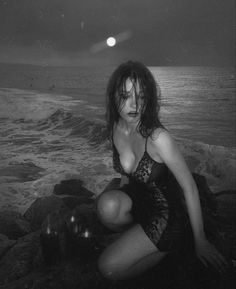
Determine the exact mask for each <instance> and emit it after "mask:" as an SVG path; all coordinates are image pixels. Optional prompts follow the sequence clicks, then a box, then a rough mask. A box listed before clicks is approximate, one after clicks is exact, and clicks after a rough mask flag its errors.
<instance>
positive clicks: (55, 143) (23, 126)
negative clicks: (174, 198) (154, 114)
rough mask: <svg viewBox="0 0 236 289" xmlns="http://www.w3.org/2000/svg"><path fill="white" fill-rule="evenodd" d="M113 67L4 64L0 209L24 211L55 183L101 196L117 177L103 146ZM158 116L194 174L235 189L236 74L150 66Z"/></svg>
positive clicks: (106, 146)
mask: <svg viewBox="0 0 236 289" xmlns="http://www.w3.org/2000/svg"><path fill="white" fill-rule="evenodd" d="M113 70H114V67H109V66H104V67H101V66H95V67H93V66H91V65H90V66H81V67H76V66H72V67H66V66H65V67H49V66H34V65H24V64H6V63H2V64H0V135H1V139H0V209H12V210H16V211H20V212H24V211H25V210H26V209H27V208H28V207H29V205H30V204H31V203H32V202H33V201H34V200H35V199H37V198H38V197H42V196H48V195H50V194H51V193H52V191H53V187H54V185H55V184H57V183H59V182H60V181H62V180H65V179H71V178H79V179H81V180H83V181H84V184H85V186H86V187H87V188H89V189H90V190H92V191H93V192H94V193H95V194H99V193H100V192H101V191H102V190H103V189H104V187H105V186H106V185H107V183H108V182H109V181H110V180H111V179H112V178H113V177H117V176H118V175H117V173H115V172H114V170H113V168H112V153H111V149H110V145H109V143H108V141H107V140H106V137H105V135H106V131H105V121H104V112H105V109H104V106H105V96H104V95H105V89H106V84H107V81H108V78H109V76H110V74H111V72H112V71H113ZM150 70H151V71H152V72H153V74H154V76H155V79H156V81H157V82H158V84H159V86H160V88H161V91H162V97H161V111H160V116H161V120H162V122H163V124H164V125H165V126H166V127H167V128H168V130H169V131H170V132H171V133H172V135H173V136H174V137H175V138H176V140H177V142H178V143H179V145H180V149H181V150H182V151H183V153H184V155H185V157H186V160H187V162H188V164H189V166H190V168H191V170H193V171H195V172H198V173H201V174H203V175H205V176H206V177H207V179H208V181H209V184H210V186H211V188H212V189H213V190H216V191H217V190H218V191H219V190H223V189H233V188H235V150H236V149H235V144H236V143H235V115H236V114H235V109H236V106H235V70H234V68H231V67H150Z"/></svg>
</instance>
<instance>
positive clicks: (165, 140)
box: [150, 127, 174, 148]
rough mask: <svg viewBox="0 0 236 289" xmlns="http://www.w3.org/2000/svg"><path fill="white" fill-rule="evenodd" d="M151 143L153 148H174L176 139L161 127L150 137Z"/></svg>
mask: <svg viewBox="0 0 236 289" xmlns="http://www.w3.org/2000/svg"><path fill="white" fill-rule="evenodd" d="M150 143H151V144H152V146H155V147H156V148H158V147H160V148H165V147H170V146H173V145H174V139H173V137H172V136H171V134H170V132H169V131H168V130H167V129H165V128H162V127H159V128H156V129H155V130H154V131H153V133H152V135H151V137H150Z"/></svg>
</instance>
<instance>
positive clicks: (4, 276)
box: [0, 232, 40, 285]
mask: <svg viewBox="0 0 236 289" xmlns="http://www.w3.org/2000/svg"><path fill="white" fill-rule="evenodd" d="M39 248H40V243H39V232H33V233H31V234H28V235H26V236H24V237H22V238H19V239H18V240H17V243H16V244H15V245H14V246H13V247H12V248H11V249H10V250H8V252H7V253H6V254H5V255H4V256H3V257H2V258H1V260H0V285H3V284H5V283H8V282H10V281H13V280H16V279H18V278H21V277H23V276H25V275H27V274H28V273H30V272H31V271H33V269H35V267H34V264H35V263H37V262H36V257H37V256H38V253H39Z"/></svg>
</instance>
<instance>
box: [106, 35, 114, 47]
mask: <svg viewBox="0 0 236 289" xmlns="http://www.w3.org/2000/svg"><path fill="white" fill-rule="evenodd" d="M107 45H108V46H110V47H113V46H115V45H116V39H115V38H114V37H109V38H107Z"/></svg>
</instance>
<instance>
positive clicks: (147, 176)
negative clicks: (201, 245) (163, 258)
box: [113, 140, 191, 252]
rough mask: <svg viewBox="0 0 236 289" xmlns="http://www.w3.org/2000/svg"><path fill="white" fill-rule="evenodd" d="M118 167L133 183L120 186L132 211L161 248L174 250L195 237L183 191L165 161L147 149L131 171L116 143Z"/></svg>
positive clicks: (114, 158) (114, 154)
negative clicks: (130, 202) (125, 166)
mask: <svg viewBox="0 0 236 289" xmlns="http://www.w3.org/2000/svg"><path fill="white" fill-rule="evenodd" d="M113 166H114V169H115V170H116V171H117V172H118V173H120V174H122V175H126V176H127V177H128V178H129V184H126V185H124V186H123V187H121V188H119V189H120V190H122V191H123V192H125V193H126V194H127V195H128V196H129V197H130V198H131V200H132V203H133V205H132V212H131V213H132V215H133V218H134V220H135V222H137V223H139V224H141V226H142V228H143V229H144V231H145V233H146V234H147V236H148V237H149V238H150V240H151V241H152V242H153V243H154V244H155V246H156V247H157V248H158V249H159V250H160V251H165V252H169V251H173V250H177V249H179V248H180V246H183V244H184V243H185V240H186V238H188V240H189V237H190V238H191V229H190V225H189V219H188V216H187V213H186V209H185V206H184V202H183V194H182V191H181V189H180V187H179V185H178V183H177V182H176V180H175V178H174V177H173V175H172V174H171V172H170V171H169V169H168V167H167V166H166V165H165V164H164V163H159V162H156V161H155V160H154V159H153V158H152V157H151V156H150V155H149V153H148V152H147V140H146V144H145V151H144V154H143V156H142V158H141V160H140V162H139V164H138V166H137V169H136V170H135V171H134V172H133V173H130V174H127V173H126V172H125V171H124V169H123V167H122V165H121V163H120V157H119V153H118V151H117V149H116V147H115V145H114V143H113Z"/></svg>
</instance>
